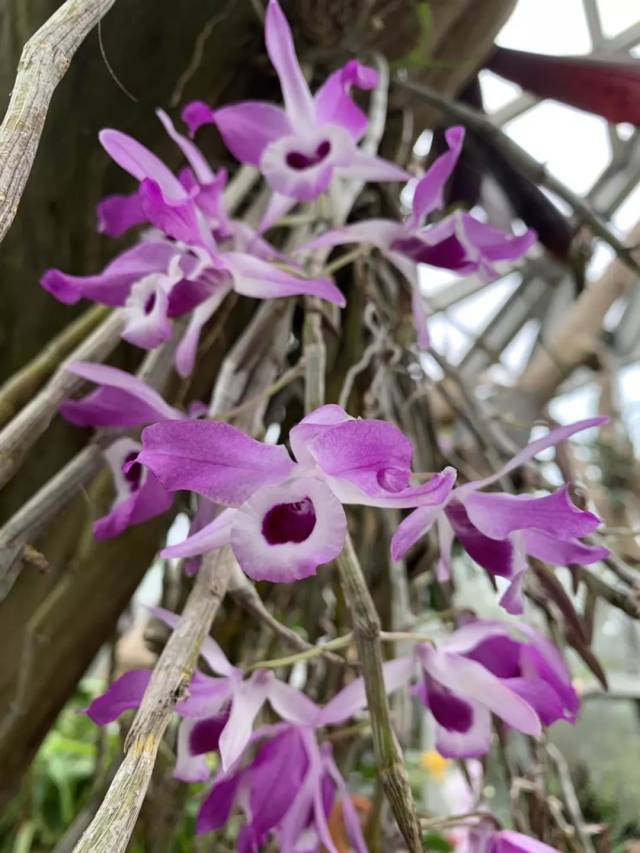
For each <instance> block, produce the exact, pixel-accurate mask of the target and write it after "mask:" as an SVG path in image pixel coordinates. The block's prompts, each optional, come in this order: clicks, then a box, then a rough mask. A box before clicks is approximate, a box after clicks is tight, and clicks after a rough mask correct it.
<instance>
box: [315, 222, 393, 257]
mask: <svg viewBox="0 0 640 853" xmlns="http://www.w3.org/2000/svg"><path fill="white" fill-rule="evenodd" d="M407 234H408V232H407V230H406V228H405V227H404V226H403V225H401V224H400V223H399V222H393V221H392V220H391V219H367V220H365V221H364V222H354V223H353V225H343V226H342V227H341V228H333V229H332V230H331V231H325V233H324V234H321V235H320V236H319V237H315V238H314V239H313V240H310V241H309V242H308V243H304V244H303V245H302V246H301V247H300V249H321V248H323V247H327V246H343V245H344V244H345V243H370V244H371V245H373V246H376V247H377V248H378V249H381V250H382V251H389V250H390V249H391V244H392V243H394V242H395V241H396V240H399V239H401V238H402V237H405V236H407Z"/></svg>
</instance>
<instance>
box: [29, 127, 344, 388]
mask: <svg viewBox="0 0 640 853" xmlns="http://www.w3.org/2000/svg"><path fill="white" fill-rule="evenodd" d="M159 115H160V118H161V120H162V122H163V124H164V126H165V128H166V129H167V130H168V132H169V134H170V135H171V137H172V138H173V139H174V141H176V142H177V143H178V145H179V146H180V148H181V150H182V151H183V153H184V154H185V156H186V157H187V159H188V160H189V163H190V168H189V169H187V170H186V171H183V172H182V173H181V178H180V179H179V178H177V177H176V176H175V175H174V174H173V173H172V172H171V171H170V170H169V169H168V168H167V166H165V164H164V163H163V162H162V161H161V160H159V159H158V158H157V157H156V156H155V154H153V153H152V152H151V151H149V150H148V149H147V148H145V147H144V145H141V144H140V143H139V142H137V141H136V140H135V139H132V138H131V137H130V136H127V135H126V134H124V133H121V132H120V131H117V130H109V129H107V130H103V131H101V133H100V141H101V143H102V145H103V147H104V148H105V149H106V151H107V152H108V153H109V154H110V155H111V157H112V158H113V159H114V160H115V161H116V163H118V165H119V166H121V167H122V168H123V169H124V170H125V171H127V172H129V174H130V175H132V176H133V177H134V178H135V179H136V180H137V181H139V183H140V186H139V188H138V190H137V192H136V193H135V194H134V195H133V196H125V197H123V196H117V197H110V198H109V199H107V200H106V201H105V202H103V203H102V207H100V208H99V221H100V226H101V228H102V230H106V231H108V232H109V233H111V234H119V233H122V232H123V231H124V230H126V229H127V228H128V227H130V226H132V225H134V224H139V223H141V222H148V223H150V224H151V225H152V226H153V227H154V230H153V231H152V232H150V233H149V234H147V235H146V236H145V238H144V239H142V240H141V242H139V243H138V244H137V245H136V246H134V247H133V248H131V249H128V250H127V251H125V252H123V253H122V254H121V255H119V256H118V257H117V258H116V259H115V260H113V261H112V262H111V263H110V264H108V265H107V266H106V267H105V269H104V270H103V272H102V273H100V274H98V275H92V276H73V275H67V274H66V273H63V272H61V271H60V270H56V269H51V270H48V271H47V272H46V273H45V275H44V276H43V278H42V281H41V284H42V286H43V287H44V288H45V290H48V291H49V292H50V293H52V294H53V295H54V296H55V297H56V299H59V300H60V301H61V302H65V303H67V304H73V303H75V302H77V301H78V300H80V299H81V298H86V299H91V300H93V301H95V302H101V303H103V304H105V305H113V306H120V307H122V308H123V314H124V319H125V327H124V331H123V333H122V336H123V338H125V340H128V341H129V342H130V343H133V344H135V345H136V346H139V347H142V348H143V349H153V348H154V347H157V346H159V345H160V344H161V343H162V342H163V341H166V340H168V339H169V337H170V336H171V328H172V326H171V321H172V319H174V318H176V317H180V316H183V315H186V314H189V313H190V314H191V317H190V321H189V325H188V327H187V330H186V332H185V334H184V336H183V338H182V340H181V342H180V344H179V346H178V348H177V350H176V368H177V370H178V372H179V373H180V374H181V375H182V376H187V375H189V373H191V371H192V370H193V366H194V362H195V356H196V351H197V347H198V341H199V338H200V332H201V330H202V327H203V326H204V324H205V323H206V322H207V321H208V320H209V319H210V318H211V317H212V316H213V314H214V312H215V311H216V309H217V308H218V307H219V306H220V304H221V302H222V301H223V299H224V298H225V297H226V295H227V294H228V293H229V292H230V291H232V290H234V291H235V292H236V293H239V294H241V295H243V296H250V297H252V298H254V299H273V298H278V297H287V296H299V295H305V294H306V295H312V296H318V297H320V298H321V299H326V300H328V301H329V302H333V303H335V304H336V305H340V306H341V307H343V306H344V305H345V300H344V296H343V295H342V293H341V292H340V290H339V289H338V288H337V287H336V286H335V285H334V284H333V282H332V281H330V280H329V279H327V278H316V279H308V278H305V277H303V273H302V270H301V269H299V268H294V267H292V266H291V264H289V266H290V268H291V270H292V271H291V272H289V271H287V270H286V269H284V268H282V267H281V266H278V265H276V264H275V263H272V262H271V259H277V258H280V257H281V256H280V255H279V253H278V252H276V250H275V249H273V248H272V247H270V246H269V244H268V243H266V242H265V241H264V240H262V239H261V238H259V237H258V236H257V235H256V234H255V233H254V232H253V230H252V229H251V228H249V227H248V226H246V225H244V224H243V223H240V222H237V221H234V220H231V219H230V218H229V217H228V216H227V214H226V211H225V210H224V205H223V197H222V190H223V188H224V183H225V180H226V176H225V175H224V173H219V174H218V175H215V174H214V173H213V172H212V171H211V169H210V168H209V166H208V165H207V163H206V161H205V159H204V157H203V156H202V154H201V153H200V152H199V151H198V149H197V148H196V146H195V145H194V144H193V143H192V142H191V141H190V140H188V139H186V138H185V137H184V136H182V135H181V134H179V133H178V132H177V131H176V130H175V128H174V127H173V124H172V123H171V121H170V119H169V117H168V116H167V115H165V114H164V113H162V112H161V111H160V112H159Z"/></svg>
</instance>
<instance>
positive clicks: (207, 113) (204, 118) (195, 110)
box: [181, 101, 216, 136]
mask: <svg viewBox="0 0 640 853" xmlns="http://www.w3.org/2000/svg"><path fill="white" fill-rule="evenodd" d="M181 118H182V121H183V122H184V123H185V124H186V125H187V127H188V128H189V133H190V134H191V136H193V135H194V134H195V133H196V131H198V130H199V129H200V128H201V127H204V125H206V124H215V123H216V121H215V112H214V111H213V110H212V109H211V107H210V106H208V105H207V104H205V102H204V101H190V102H189V103H188V104H186V105H185V106H184V107H183V109H182V114H181Z"/></svg>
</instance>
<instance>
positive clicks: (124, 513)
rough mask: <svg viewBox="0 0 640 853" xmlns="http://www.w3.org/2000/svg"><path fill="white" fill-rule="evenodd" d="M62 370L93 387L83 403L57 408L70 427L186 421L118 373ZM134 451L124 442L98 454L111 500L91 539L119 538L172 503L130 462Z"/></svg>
mask: <svg viewBox="0 0 640 853" xmlns="http://www.w3.org/2000/svg"><path fill="white" fill-rule="evenodd" d="M67 370H68V371H70V372H71V373H75V374H76V375H77V376H81V377H82V378H83V379H87V380H88V381H89V382H95V383H96V384H97V385H98V386H99V388H98V389H97V390H96V391H92V392H91V393H90V394H88V395H87V396H86V397H85V398H84V399H83V400H67V401H66V402H64V403H63V404H62V405H61V406H60V413H61V414H62V415H63V417H64V418H66V420H68V421H70V422H71V423H72V424H76V426H83V427H84V426H92V427H136V426H143V425H145V424H150V423H156V422H157V421H162V420H181V419H184V418H185V417H186V416H185V415H184V414H183V413H182V412H180V411H179V410H178V409H175V408H174V407H173V406H170V405H169V404H168V403H166V402H165V401H164V400H163V399H162V397H161V396H160V394H158V392H157V391H154V390H153V388H150V387H149V386H148V385H147V384H146V383H145V382H142V380H140V379H137V378H136V377H135V376H131V374H130V373H127V372H126V371H124V370H118V369H117V368H115V367H107V366H106V365H104V364H90V363H88V362H80V361H76V362H73V363H72V364H70V365H69V366H68V367H67ZM140 449H141V445H140V443H139V442H137V441H134V440H133V439H132V438H126V437H124V438H118V439H116V440H115V441H114V442H112V444H110V445H109V447H108V448H107V449H106V450H105V451H104V457H105V460H106V462H107V464H108V465H109V468H110V469H111V474H112V477H113V482H114V486H115V490H116V497H115V500H114V502H113V505H112V507H111V509H110V511H109V512H108V513H107V515H105V516H104V517H103V518H100V519H98V520H97V521H96V522H95V523H94V525H93V532H94V535H95V537H96V539H111V538H113V537H114V536H119V535H120V534H121V533H123V531H124V530H126V529H127V528H128V527H130V526H131V525H133V524H141V523H142V522H143V521H148V520H149V519H151V518H154V517H155V516H157V515H162V513H163V512H166V511H167V510H168V509H169V507H170V506H171V504H172V503H173V495H172V494H171V493H170V492H169V491H167V489H165V488H164V486H162V484H161V483H160V481H159V480H158V479H157V478H156V477H155V476H154V475H153V473H152V472H151V471H147V470H146V469H144V468H143V467H142V465H140V464H138V463H137V462H136V461H135V459H136V457H137V455H138V453H139V452H140Z"/></svg>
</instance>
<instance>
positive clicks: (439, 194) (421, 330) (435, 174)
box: [304, 127, 536, 347]
mask: <svg viewBox="0 0 640 853" xmlns="http://www.w3.org/2000/svg"><path fill="white" fill-rule="evenodd" d="M445 138H446V141H447V144H448V146H449V150H448V151H446V152H445V153H444V154H441V155H440V156H439V157H438V158H437V159H436V160H435V162H434V163H433V165H432V166H431V167H430V169H428V171H427V173H426V174H425V175H424V177H423V178H421V180H420V181H419V182H418V184H417V186H416V188H415V191H414V194H413V206H412V212H411V213H410V214H409V216H408V217H407V219H406V220H405V222H403V223H401V222H395V221H393V220H391V219H369V220H366V221H364V222H357V223H354V224H353V225H345V226H343V227H342V228H336V229H333V230H331V231H327V232H326V233H325V234H322V235H320V236H319V237H317V238H315V239H314V240H313V241H311V242H310V243H307V244H306V246H305V247H304V248H319V247H322V246H339V245H342V244H344V243H369V244H371V245H373V246H375V247H376V248H377V249H379V250H380V251H381V252H382V253H383V254H384V255H385V257H387V258H388V259H389V261H390V262H391V263H392V264H393V265H394V266H395V267H396V268H397V269H398V270H399V271H400V272H401V273H402V275H403V276H404V277H405V278H406V279H407V281H408V282H409V284H410V285H411V288H412V294H413V299H412V304H413V313H414V319H415V324H416V332H417V336H418V344H419V345H420V346H421V347H428V346H429V335H428V331H427V324H426V317H425V312H424V306H423V302H422V298H421V296H420V289H419V280H418V265H419V264H426V265H427V266H432V267H439V268H441V269H448V270H451V271H453V272H456V273H459V274H460V275H470V274H471V273H476V274H478V275H480V276H481V277H482V278H483V279H485V280H487V281H490V280H491V279H493V278H496V277H497V276H498V275H499V274H500V271H501V270H500V267H501V266H502V262H506V261H515V260H517V259H518V258H520V257H521V256H522V255H524V254H525V252H527V251H528V249H529V248H530V247H531V246H532V245H533V243H534V242H535V240H536V233H535V231H531V230H528V231H525V232H524V233H523V234H521V235H519V236H513V235H511V234H506V233H504V232H503V231H500V230H499V229H498V228H494V227H493V226H491V225H488V224H486V223H484V222H481V221H480V220H479V219H476V218H475V217H474V216H472V215H471V214H470V213H466V212H463V211H456V212H454V213H452V214H451V215H449V216H446V217H444V218H443V219H441V220H440V221H439V222H436V223H435V224H430V225H425V220H426V218H427V217H428V216H429V215H430V214H432V213H434V212H435V211H437V210H440V209H441V208H442V207H443V205H444V187H445V184H446V182H447V180H448V178H449V177H450V175H451V173H452V172H453V170H454V168H455V165H456V163H457V161H458V157H459V156H460V152H461V150H462V144H463V142H464V128H463V127H450V128H449V129H448V130H447V132H446V134H445Z"/></svg>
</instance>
